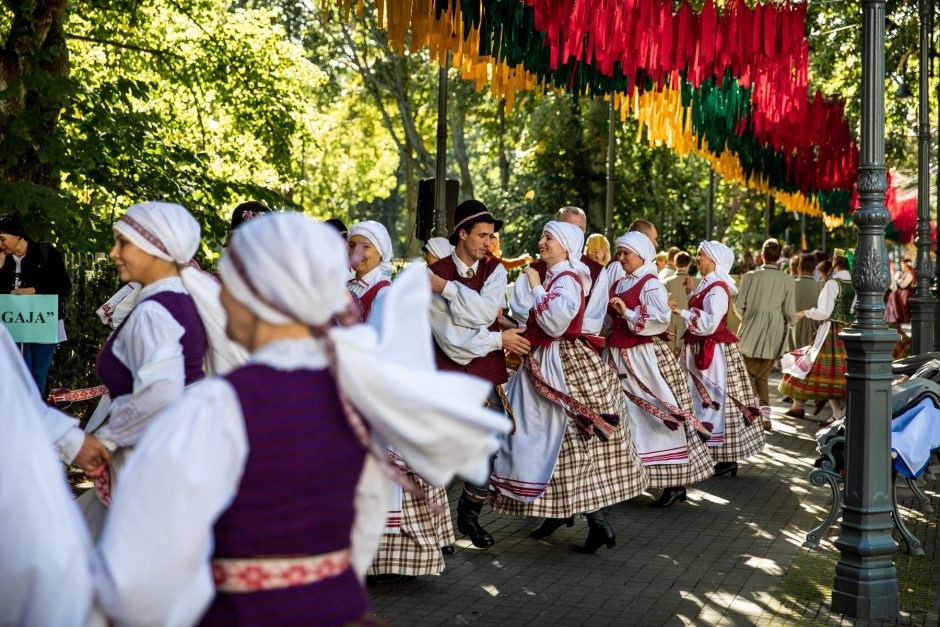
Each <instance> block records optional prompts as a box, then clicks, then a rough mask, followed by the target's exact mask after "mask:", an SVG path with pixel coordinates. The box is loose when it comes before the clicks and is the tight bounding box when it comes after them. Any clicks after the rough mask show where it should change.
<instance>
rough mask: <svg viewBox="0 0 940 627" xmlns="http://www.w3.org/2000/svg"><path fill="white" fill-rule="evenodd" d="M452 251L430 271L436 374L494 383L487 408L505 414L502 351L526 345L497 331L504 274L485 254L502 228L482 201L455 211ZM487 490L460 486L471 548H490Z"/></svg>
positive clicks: (518, 332) (518, 334) (461, 516)
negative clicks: (484, 523) (483, 521)
mask: <svg viewBox="0 0 940 627" xmlns="http://www.w3.org/2000/svg"><path fill="white" fill-rule="evenodd" d="M454 222H455V226H454V232H453V233H451V235H450V238H449V241H450V243H451V244H453V246H454V252H453V254H451V255H450V256H448V257H444V258H442V259H440V260H438V261H437V262H435V263H434V264H432V265H431V266H430V268H429V269H430V271H431V289H432V290H433V291H434V292H435V295H434V298H432V299H431V330H432V331H433V333H434V352H435V355H436V358H437V367H438V368H439V369H440V370H452V371H458V372H466V373H469V374H472V375H475V376H478V377H480V378H482V379H486V380H487V381H489V382H490V383H492V384H493V392H492V394H491V395H490V398H489V400H488V405H489V406H490V407H492V408H493V409H495V410H497V411H504V410H505V406H504V403H503V400H502V399H503V393H502V388H501V386H502V384H503V383H505V382H506V380H507V378H508V377H507V375H506V356H505V354H504V353H503V350H509V351H512V352H514V353H519V354H521V355H525V354H526V353H528V352H529V342H528V340H526V339H525V338H524V337H523V336H522V333H523V330H522V329H509V330H506V331H500V327H499V324H498V322H497V320H496V319H497V317H498V316H499V311H500V308H501V307H502V306H503V302H504V301H505V298H506V269H505V268H503V266H502V264H501V263H500V262H499V261H498V260H497V259H494V258H493V257H490V256H488V255H487V254H486V253H487V250H488V249H489V245H490V238H492V237H493V233H495V232H497V231H499V229H500V228H501V227H502V226H503V222H502V220H497V219H496V218H494V217H493V214H491V213H490V212H489V211H488V210H487V208H486V205H484V204H483V203H482V202H480V201H478V200H465V201H464V202H462V203H460V204H459V205H458V206H457V210H456V212H455V215H454ZM488 495H489V486H488V485H484V486H475V485H471V484H469V483H464V491H463V494H462V495H461V496H460V502H459V504H458V506H457V529H458V530H459V531H460V532H461V533H463V534H465V535H467V536H469V537H470V540H471V542H473V544H474V546H477V547H479V548H486V547H489V546H493V544H494V543H495V541H494V540H493V536H491V535H490V534H489V533H487V532H486V530H485V529H484V528H483V527H481V526H480V523H479V520H478V519H479V515H480V510H481V509H482V508H483V503H484V501H486V498H487V496H488Z"/></svg>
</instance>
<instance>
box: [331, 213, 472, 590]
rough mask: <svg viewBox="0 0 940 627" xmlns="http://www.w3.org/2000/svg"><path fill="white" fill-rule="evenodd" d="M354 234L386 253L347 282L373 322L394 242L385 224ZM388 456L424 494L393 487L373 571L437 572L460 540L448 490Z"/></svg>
mask: <svg viewBox="0 0 940 627" xmlns="http://www.w3.org/2000/svg"><path fill="white" fill-rule="evenodd" d="M355 235H359V236H362V237H365V238H366V239H367V240H369V241H370V242H371V243H372V245H373V246H374V247H375V248H376V250H377V251H378V253H379V255H380V257H381V263H380V264H379V265H378V266H376V267H375V268H374V269H373V270H370V271H369V272H367V273H366V274H365V275H364V276H363V277H362V278H361V279H356V278H353V279H352V280H350V281H349V282H348V283H347V284H346V289H348V290H349V291H350V293H351V294H352V295H353V296H355V297H356V300H357V302H358V303H359V308H360V312H361V321H362V322H368V321H369V318H370V316H371V314H372V313H373V312H374V311H377V310H378V308H377V307H374V305H375V304H376V303H379V304H380V303H381V300H382V299H383V297H384V294H385V292H386V289H387V288H388V287H390V286H391V284H392V282H391V278H392V276H391V271H392V267H391V263H390V262H391V259H392V240H391V238H390V237H389V235H388V231H387V230H386V229H385V227H384V226H383V225H382V224H381V223H379V222H375V221H371V220H370V221H366V222H359V223H357V224H354V225H352V226H351V227H350V228H349V237H350V238H352V237H353V236H355ZM444 241H445V243H446V240H444ZM379 306H380V307H381V304H380V305H379ZM387 454H388V456H389V458H390V459H391V460H392V462H393V463H394V464H395V466H396V467H397V468H398V469H399V470H400V471H401V472H402V473H403V474H405V475H406V476H407V478H408V480H409V481H411V482H413V483H414V484H415V485H416V486H417V487H418V488H419V489H420V490H421V493H422V498H417V497H416V496H415V495H413V494H411V493H407V492H405V491H404V490H402V488H401V486H400V485H397V484H396V485H394V486H392V490H391V502H392V505H391V506H390V508H389V510H388V513H387V514H386V522H385V530H384V533H383V535H382V541H381V543H380V544H379V549H378V551H377V553H376V555H375V559H374V560H373V561H372V565H371V566H370V567H369V572H368V574H369V576H378V575H405V576H415V575H436V574H438V573H440V572H441V571H443V570H444V556H443V555H442V553H441V547H443V546H449V545H452V544H453V543H454V541H455V538H454V530H453V527H452V525H451V522H450V510H449V509H448V505H447V490H445V489H444V487H442V486H438V487H434V486H432V485H430V484H428V483H427V482H425V481H424V480H423V479H421V477H419V476H418V475H416V474H415V473H414V472H412V471H411V469H410V468H409V467H408V464H407V462H406V461H405V460H404V459H402V458H401V456H400V455H398V454H397V453H395V452H394V451H391V450H389V451H387Z"/></svg>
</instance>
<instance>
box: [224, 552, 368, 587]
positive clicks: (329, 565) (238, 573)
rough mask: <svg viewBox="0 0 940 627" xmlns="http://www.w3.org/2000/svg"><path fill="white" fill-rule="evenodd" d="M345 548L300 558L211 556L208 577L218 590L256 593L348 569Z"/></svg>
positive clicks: (322, 577)
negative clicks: (228, 557) (215, 557)
mask: <svg viewBox="0 0 940 627" xmlns="http://www.w3.org/2000/svg"><path fill="white" fill-rule="evenodd" d="M349 554H350V552H349V549H342V550H340V551H334V552H332V553H324V554H322V555H309V556H303V557H272V558H254V559H214V560H212V578H213V580H214V581H215V589H216V590H218V591H219V592H257V591H258V590H274V589H277V588H290V587H293V586H304V585H307V584H311V583H316V582H317V581H322V580H323V579H327V578H329V577H335V576H336V575H339V574H340V573H342V572H344V571H346V569H348V568H349Z"/></svg>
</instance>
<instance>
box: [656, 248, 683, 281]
mask: <svg viewBox="0 0 940 627" xmlns="http://www.w3.org/2000/svg"><path fill="white" fill-rule="evenodd" d="M680 250H681V249H679V248H677V247H675V246H673V247H672V248H670V249H669V250H667V251H666V267H664V268H663V269H662V270H660V271H659V280H660V281H665V280H666V279H668V278H669V277H671V276H672V275H674V274H675V273H676V254H678V253H679V251H680Z"/></svg>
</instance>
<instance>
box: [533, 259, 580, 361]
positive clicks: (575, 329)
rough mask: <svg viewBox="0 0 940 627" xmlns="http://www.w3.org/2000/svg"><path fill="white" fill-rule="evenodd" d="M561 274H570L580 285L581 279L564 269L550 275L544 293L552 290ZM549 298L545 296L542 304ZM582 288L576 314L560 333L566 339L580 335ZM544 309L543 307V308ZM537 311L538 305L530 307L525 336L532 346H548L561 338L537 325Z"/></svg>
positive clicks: (573, 338)
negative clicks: (550, 277)
mask: <svg viewBox="0 0 940 627" xmlns="http://www.w3.org/2000/svg"><path fill="white" fill-rule="evenodd" d="M563 276H570V277H571V278H573V279H574V280H575V282H577V284H578V285H581V279H580V278H579V277H578V275H577V274H575V272H574V271H572V270H565V271H564V272H559V273H558V274H557V275H555V276H553V277H552V280H551V281H549V282H548V285H546V286H545V292H546V294H550V293H551V291H552V286H554V285H555V281H557V280H558V279H560V278H561V277H563ZM550 299H551V296H550V295H549V296H547V297H546V299H545V300H544V301H542V303H543V305H545V304H547V303H548V302H549V301H550ZM584 305H585V301H584V290H581V306H580V307H579V308H578V314H577V315H576V316H575V317H574V319H573V320H572V321H571V324H569V325H568V328H567V329H566V330H565V332H564V333H562V334H561V338H564V339H566V340H576V339H578V336H579V335H581V325H582V324H583V323H584ZM543 311H544V309H543ZM539 313H541V312H540V311H539V310H538V305H537V304H536V305H535V307H533V308H532V311H530V312H529V320H528V323H527V324H526V328H525V338H526V339H527V340H529V341H530V342H531V343H532V345H533V346H548V345H549V344H551V343H552V342H554V341H556V340H559V339H561V338H557V337H552V336H551V335H549V334H548V333H546V332H545V330H544V329H543V328H542V327H541V326H539V323H538V317H539Z"/></svg>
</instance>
